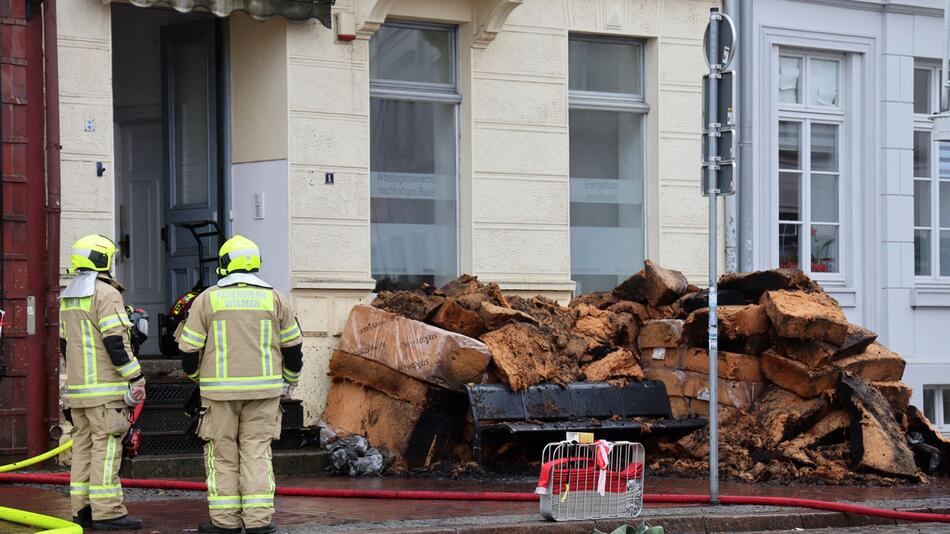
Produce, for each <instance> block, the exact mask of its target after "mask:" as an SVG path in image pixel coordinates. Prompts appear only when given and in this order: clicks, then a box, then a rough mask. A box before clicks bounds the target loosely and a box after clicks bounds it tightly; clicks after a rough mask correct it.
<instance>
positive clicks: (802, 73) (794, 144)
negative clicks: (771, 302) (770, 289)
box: [775, 50, 848, 280]
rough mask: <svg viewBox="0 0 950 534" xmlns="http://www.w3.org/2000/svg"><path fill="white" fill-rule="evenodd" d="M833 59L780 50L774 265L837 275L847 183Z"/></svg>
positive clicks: (838, 60)
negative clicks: (776, 252) (776, 254)
mask: <svg viewBox="0 0 950 534" xmlns="http://www.w3.org/2000/svg"><path fill="white" fill-rule="evenodd" d="M842 64H843V58H842V56H840V55H829V54H817V53H810V52H800V53H799V52H789V51H785V50H783V51H781V52H780V54H779V68H778V99H777V100H778V147H777V149H778V156H777V162H778V165H777V169H776V177H775V179H776V181H777V183H778V227H777V231H778V263H779V266H780V267H785V268H795V269H801V270H803V271H805V272H806V273H810V274H812V275H813V276H815V277H816V278H818V279H826V280H828V279H833V278H835V277H838V278H840V277H841V276H842V272H843V269H842V257H841V253H842V251H843V250H845V249H844V246H843V244H842V241H843V239H844V238H845V237H846V235H845V232H846V231H847V230H848V229H847V228H846V227H843V226H842V212H843V204H842V197H843V195H842V187H843V180H846V179H847V161H846V159H845V158H844V155H843V154H844V152H843V146H844V143H843V138H844V133H845V131H844V130H845V122H846V121H845V118H846V117H845V111H844V106H843V105H842Z"/></svg>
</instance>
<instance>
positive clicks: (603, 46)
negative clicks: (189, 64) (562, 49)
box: [568, 39, 643, 95]
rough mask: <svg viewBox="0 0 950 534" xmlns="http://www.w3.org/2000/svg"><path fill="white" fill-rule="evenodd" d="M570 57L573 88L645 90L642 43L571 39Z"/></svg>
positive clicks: (632, 91) (571, 84)
mask: <svg viewBox="0 0 950 534" xmlns="http://www.w3.org/2000/svg"><path fill="white" fill-rule="evenodd" d="M568 58H569V60H568V62H569V69H570V70H569V73H568V79H569V86H570V89H571V90H574V91H600V92H605V93H632V94H638V95H639V94H642V93H643V88H642V85H641V84H642V80H641V75H640V72H641V47H640V45H639V44H632V43H621V42H610V41H587V40H580V39H571V41H570V49H569V51H568Z"/></svg>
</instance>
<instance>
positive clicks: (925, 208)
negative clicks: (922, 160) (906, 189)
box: [914, 180, 930, 226]
mask: <svg viewBox="0 0 950 534" xmlns="http://www.w3.org/2000/svg"><path fill="white" fill-rule="evenodd" d="M914 226H930V182H929V181H927V180H914Z"/></svg>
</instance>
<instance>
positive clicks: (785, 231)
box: [778, 224, 802, 269]
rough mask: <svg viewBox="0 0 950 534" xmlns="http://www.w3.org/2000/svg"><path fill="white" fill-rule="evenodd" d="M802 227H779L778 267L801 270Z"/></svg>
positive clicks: (794, 225)
mask: <svg viewBox="0 0 950 534" xmlns="http://www.w3.org/2000/svg"><path fill="white" fill-rule="evenodd" d="M801 229H802V227H801V225H800V224H780V225H778V266H779V267H781V268H783V269H799V268H800V267H801V263H800V262H799V257H800V256H801V249H802V245H801V242H802V241H801V240H802V236H801Z"/></svg>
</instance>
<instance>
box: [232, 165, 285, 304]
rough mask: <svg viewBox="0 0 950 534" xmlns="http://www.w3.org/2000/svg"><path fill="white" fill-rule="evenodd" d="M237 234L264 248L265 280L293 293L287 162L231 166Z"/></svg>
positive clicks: (263, 276)
mask: <svg viewBox="0 0 950 534" xmlns="http://www.w3.org/2000/svg"><path fill="white" fill-rule="evenodd" d="M231 210H232V215H233V217H234V220H233V221H232V223H231V224H232V229H233V234H240V235H243V236H245V237H247V238H249V239H251V240H252V241H254V242H255V243H257V246H259V247H260V248H261V258H262V263H261V272H260V275H261V278H263V279H264V281H266V282H267V283H269V284H271V285H273V286H274V287H275V288H276V289H278V290H279V291H281V292H282V293H284V294H285V295H289V294H290V269H288V268H287V266H288V265H289V264H290V247H291V243H290V239H289V238H290V185H289V184H288V182H287V160H274V161H258V162H253V163H238V164H235V165H233V166H232V167H231Z"/></svg>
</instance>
